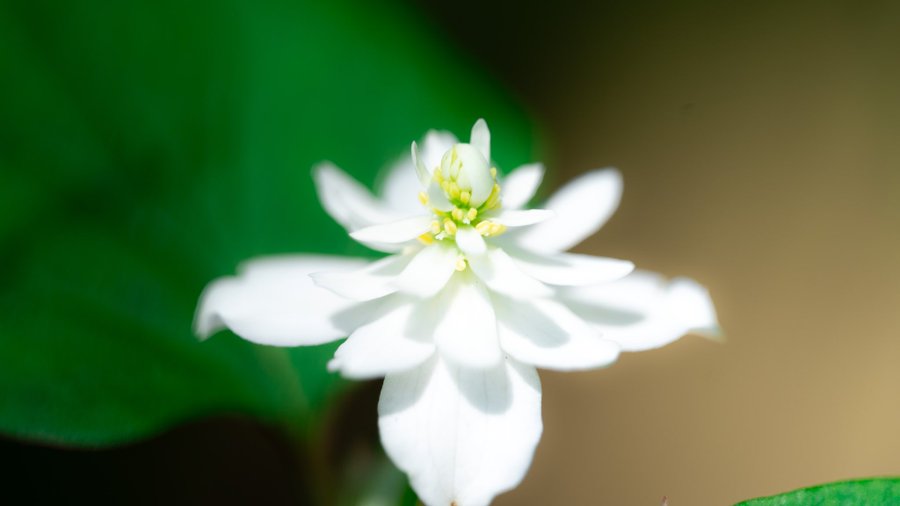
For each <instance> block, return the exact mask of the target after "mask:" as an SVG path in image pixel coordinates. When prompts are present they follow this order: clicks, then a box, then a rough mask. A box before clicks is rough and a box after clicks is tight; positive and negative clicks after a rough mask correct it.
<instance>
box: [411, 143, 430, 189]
mask: <svg viewBox="0 0 900 506" xmlns="http://www.w3.org/2000/svg"><path fill="white" fill-rule="evenodd" d="M410 152H411V154H412V161H413V167H415V169H416V176H417V177H418V178H419V184H420V185H422V187H423V188H424V187H426V186H428V182H429V181H431V171H430V170H428V168H427V167H425V162H424V161H422V159H421V158H419V147H418V146H417V145H416V141H413V143H412V146H411V147H410Z"/></svg>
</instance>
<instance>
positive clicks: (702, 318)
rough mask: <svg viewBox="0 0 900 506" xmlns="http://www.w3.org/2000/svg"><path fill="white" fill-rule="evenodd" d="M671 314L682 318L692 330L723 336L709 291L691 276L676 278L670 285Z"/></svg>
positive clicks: (708, 335)
mask: <svg viewBox="0 0 900 506" xmlns="http://www.w3.org/2000/svg"><path fill="white" fill-rule="evenodd" d="M668 299H669V304H670V314H672V315H673V316H675V317H677V318H678V319H680V320H681V321H682V322H684V324H685V325H686V326H687V327H688V328H689V329H690V331H691V332H694V333H696V334H702V335H704V336H706V337H712V338H721V337H722V329H721V328H720V327H719V319H718V317H717V316H716V308H715V307H714V306H713V302H712V298H711V297H710V296H709V291H708V290H707V289H706V288H705V287H704V286H703V285H701V284H700V283H697V282H696V281H694V280H693V279H690V278H683V277H682V278H675V279H673V280H672V283H671V284H670V285H669V297H668Z"/></svg>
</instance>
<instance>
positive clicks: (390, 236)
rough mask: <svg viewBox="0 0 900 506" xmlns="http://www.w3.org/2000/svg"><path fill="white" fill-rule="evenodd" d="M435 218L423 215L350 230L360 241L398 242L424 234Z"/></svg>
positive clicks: (351, 235)
mask: <svg viewBox="0 0 900 506" xmlns="http://www.w3.org/2000/svg"><path fill="white" fill-rule="evenodd" d="M432 220H433V218H432V217H431V216H427V215H422V216H415V217H412V218H406V219H403V220H398V221H393V222H390V223H385V224H382V225H372V226H371V227H366V228H361V229H359V230H355V231H353V232H350V237H352V238H354V239H356V240H357V241H360V242H379V243H388V244H398V243H403V242H407V241H411V240H413V239H415V238H416V237H419V236H420V235H422V234H424V233H425V232H427V231H428V229H429V227H430V226H431V222H432Z"/></svg>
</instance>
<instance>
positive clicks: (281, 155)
mask: <svg viewBox="0 0 900 506" xmlns="http://www.w3.org/2000/svg"><path fill="white" fill-rule="evenodd" d="M439 33H440V32H439V27H435V26H431V25H429V24H427V23H425V22H424V21H423V19H420V17H419V16H418V15H416V13H415V12H414V11H411V10H410V8H409V7H408V6H405V5H404V4H395V3H390V2H378V3H374V2H373V3H367V2H361V1H360V2H354V1H349V0H346V1H345V0H340V1H331V2H294V1H277V0H275V1H263V2H237V1H234V2H229V1H212V0H207V1H197V2H180V1H175V0H161V1H153V2H151V1H146V2H120V3H117V2H101V1H83V2H54V1H48V0H43V1H25V0H21V1H4V2H2V3H0V74H2V75H3V76H4V77H3V79H0V110H2V111H3V114H2V116H0V431H3V432H5V433H7V434H12V435H15V436H19V437H24V438H31V439H38V440H43V441H49V442H56V443H60V444H78V445H91V446H101V445H108V444H114V443H119V442H123V441H128V440H132V439H134V438H140V437H145V436H147V435H150V434H153V433H155V432H158V431H160V430H162V429H164V428H166V427H167V426H169V425H171V424H173V423H177V422H179V421H182V420H185V419H188V418H193V417H198V416H203V415H206V414H210V413H221V412H239V413H247V414H251V415H253V416H258V417H262V418H264V419H266V420H270V421H275V422H285V423H293V424H297V425H298V426H299V427H301V428H309V427H314V420H315V416H316V415H317V413H319V412H321V411H322V409H323V408H324V406H325V405H326V404H327V401H328V399H329V398H330V397H331V396H333V395H335V393H336V392H338V391H339V390H340V389H341V388H342V386H343V385H344V383H343V382H342V381H340V380H339V379H338V378H336V377H335V376H333V375H329V374H327V373H326V372H325V362H326V361H327V358H328V356H329V355H330V353H331V352H332V351H333V349H334V347H335V345H328V346H323V347H317V348H311V349H294V350H283V349H276V348H266V347H260V346H254V345H250V344H248V343H246V342H243V341H241V340H240V339H238V338H236V337H235V336H233V335H227V334H223V335H219V336H217V337H214V338H213V339H211V340H210V341H208V342H204V343H199V342H197V341H196V340H195V338H194V337H193V335H192V333H191V329H190V327H191V320H192V317H193V312H194V306H195V304H196V300H197V297H198V295H199V294H200V291H201V290H202V288H203V287H204V285H205V284H206V283H207V282H208V281H210V280H211V279H213V278H215V277H218V276H221V275H226V274H231V273H233V272H234V269H235V266H236V265H237V264H238V263H239V262H241V261H243V260H245V259H248V258H251V257H254V256H257V255H263V254H275V253H284V252H298V251H309V252H325V253H337V254H352V255H367V254H368V253H367V252H366V251H365V250H364V249H363V248H362V247H360V246H358V245H355V244H353V243H352V242H351V241H349V239H348V238H347V236H346V234H345V233H344V232H343V231H342V230H341V229H340V228H339V227H338V226H337V225H336V224H334V223H333V222H332V221H331V220H330V219H329V218H328V217H327V216H326V215H325V214H324V212H323V211H322V210H321V209H320V208H319V205H318V202H317V200H316V198H315V196H314V191H313V187H312V184H311V180H310V167H311V166H312V165H313V164H314V163H315V162H317V161H319V160H322V159H331V160H333V161H334V162H336V163H337V164H338V165H340V166H342V167H344V168H345V169H347V170H348V171H349V172H351V173H353V174H354V175H356V176H357V177H358V178H359V179H361V180H362V181H363V182H364V183H366V184H370V185H371V184H372V183H373V182H374V181H375V180H376V174H377V171H378V170H379V169H380V168H381V167H382V166H383V165H384V164H385V163H387V162H390V161H392V160H394V159H396V157H398V156H400V155H401V154H403V153H406V152H408V149H409V142H410V141H411V140H413V139H417V138H419V137H420V136H421V135H422V134H423V133H424V131H425V130H426V129H427V128H433V127H438V128H447V129H450V130H453V131H455V132H456V133H458V134H461V135H462V136H464V137H465V136H467V132H468V129H469V127H470V125H471V124H472V122H473V121H474V120H475V119H476V118H477V117H479V116H484V117H485V118H487V120H488V121H489V123H490V124H491V127H492V129H493V131H494V132H495V140H496V143H495V144H496V149H495V153H496V155H495V156H496V157H497V159H498V160H500V162H501V163H503V164H508V166H513V165H514V164H516V163H522V162H525V161H528V160H529V159H531V158H532V156H531V155H532V153H531V152H530V151H531V147H530V144H527V143H526V144H522V141H525V140H528V139H530V137H531V131H530V129H529V126H528V122H527V120H526V117H525V115H524V113H523V112H522V111H521V110H519V109H517V108H516V107H515V105H514V104H513V103H512V102H511V100H510V99H508V98H507V97H506V96H505V95H504V94H503V93H502V92H501V91H500V90H499V89H498V88H497V87H496V86H494V85H493V84H492V83H491V82H490V80H489V79H487V78H486V77H485V76H484V75H483V74H482V73H480V72H479V71H478V70H477V68H475V67H473V66H472V65H471V64H468V63H466V62H465V60H464V59H463V58H461V57H460V55H458V54H456V53H455V52H454V51H453V50H451V49H450V48H449V47H448V45H447V44H446V43H445V42H443V41H442V40H441V38H440V36H439V35H438V34H439Z"/></svg>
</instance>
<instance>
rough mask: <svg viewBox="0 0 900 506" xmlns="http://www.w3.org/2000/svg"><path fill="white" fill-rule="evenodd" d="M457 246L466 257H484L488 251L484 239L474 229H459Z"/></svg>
mask: <svg viewBox="0 0 900 506" xmlns="http://www.w3.org/2000/svg"><path fill="white" fill-rule="evenodd" d="M456 245H457V246H459V249H461V250H462V251H463V252H464V253H466V255H483V254H484V252H485V251H486V250H487V244H485V242H484V237H482V236H481V234H479V233H478V231H477V230H475V229H474V228H472V227H459V229H457V231H456Z"/></svg>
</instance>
